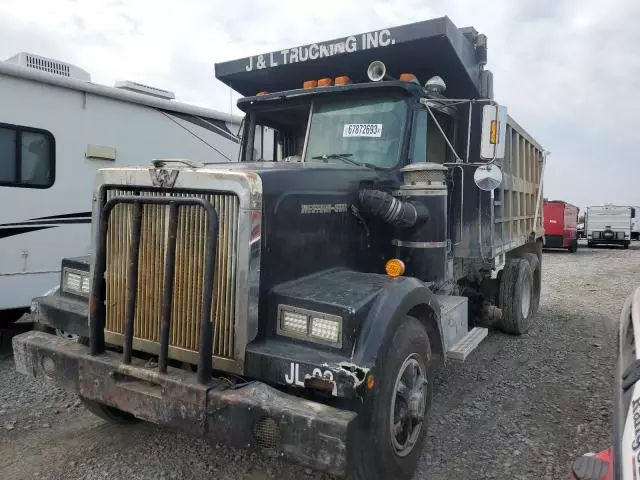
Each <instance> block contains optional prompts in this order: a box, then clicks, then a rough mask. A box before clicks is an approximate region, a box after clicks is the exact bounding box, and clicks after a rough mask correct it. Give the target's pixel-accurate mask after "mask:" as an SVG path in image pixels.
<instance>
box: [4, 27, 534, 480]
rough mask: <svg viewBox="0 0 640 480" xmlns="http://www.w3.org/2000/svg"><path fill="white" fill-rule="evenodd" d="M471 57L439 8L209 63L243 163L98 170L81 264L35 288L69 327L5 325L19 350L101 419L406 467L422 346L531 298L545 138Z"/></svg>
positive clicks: (518, 313)
mask: <svg viewBox="0 0 640 480" xmlns="http://www.w3.org/2000/svg"><path fill="white" fill-rule="evenodd" d="M485 63H486V37H484V36H483V35H481V34H478V32H476V31H475V30H474V29H471V28H469V29H458V28H457V27H455V25H453V23H451V21H450V20H449V19H448V18H446V17H444V18H439V19H434V20H428V21H425V22H419V23H416V24H412V25H408V26H404V27H397V28H394V29H387V30H383V31H377V32H369V33H365V34H362V35H352V36H348V37H345V38H343V39H337V40H331V41H328V42H322V43H317V44H311V45H306V46H303V47H296V48H292V49H286V50H282V51H278V52H270V53H267V54H262V55H257V56H255V57H249V58H245V59H239V60H233V61H230V62H225V63H222V64H218V65H216V75H217V77H218V78H219V79H220V80H222V81H223V82H225V83H226V84H228V85H230V86H232V88H234V89H235V90H236V91H238V92H240V93H241V94H243V95H245V97H244V98H242V99H241V100H239V102H238V107H239V108H240V109H241V110H242V111H244V112H245V117H244V121H243V125H242V129H241V148H240V156H239V162H237V163H227V164H200V163H197V162H192V161H189V160H184V159H164V160H157V161H154V162H153V164H152V165H151V166H149V167H137V168H118V169H105V170H102V171H101V172H100V173H99V175H98V177H97V180H96V190H95V197H94V210H93V228H94V233H95V241H94V242H95V243H94V245H95V249H94V256H93V258H92V259H91V262H90V263H91V268H90V269H89V268H80V263H76V264H73V266H72V265H71V264H69V263H68V262H67V263H66V264H65V263H64V262H63V274H62V278H61V288H60V292H59V293H58V294H57V295H53V296H48V297H42V298H37V299H35V300H34V305H33V311H34V316H36V317H37V318H38V319H39V321H40V322H41V323H43V324H46V325H50V326H55V323H56V322H60V319H61V318H64V319H70V318H75V319H77V322H76V324H75V325H76V326H75V327H70V326H69V325H67V326H66V330H74V329H75V330H76V331H77V333H78V334H79V335H80V336H81V337H86V338H81V339H80V341H78V342H72V341H71V340H69V339H60V338H56V337H53V336H51V335H47V334H45V333H42V332H30V333H27V334H24V335H21V336H17V337H16V338H15V339H14V352H15V356H16V359H17V360H16V368H17V369H18V370H19V371H21V372H23V373H25V374H29V375H35V376H37V377H40V378H48V379H55V381H56V382H58V383H59V384H61V385H64V386H67V387H68V388H70V389H72V390H75V391H77V392H78V393H79V394H80V396H81V397H82V398H83V400H84V401H85V403H86V405H87V406H88V407H89V408H90V409H91V410H92V411H94V412H96V413H97V414H98V415H100V416H102V417H103V418H108V419H110V420H117V421H133V420H135V419H145V420H149V421H152V422H155V423H159V424H163V425H170V426H179V427H181V428H185V429H187V430H190V431H192V432H194V433H196V434H199V435H205V436H212V437H216V438H218V437H219V438H221V439H224V441H225V442H228V443H230V444H232V445H235V446H242V447H247V446H249V447H251V448H259V449H261V450H262V451H264V452H265V453H268V454H272V455H277V456H284V457H286V458H288V459H290V460H293V461H297V462H300V463H302V464H305V465H309V466H313V467H315V468H319V469H323V470H327V471H329V472H332V473H336V474H343V473H345V472H348V473H350V474H351V475H352V476H353V477H354V478H362V479H364V478H366V479H376V478H398V479H401V478H410V477H411V475H412V474H413V472H414V470H415V466H416V464H417V461H418V459H419V456H420V450H421V446H422V445H423V444H424V441H425V438H426V429H427V422H426V420H427V418H428V417H427V416H428V412H429V408H430V404H431V398H432V394H433V386H434V380H433V375H434V368H435V365H436V364H437V363H438V362H444V361H465V360H466V359H467V358H468V357H469V355H470V354H471V352H472V351H473V350H474V349H475V348H476V347H477V346H478V344H479V343H480V342H481V341H482V340H483V339H484V338H485V337H486V335H487V333H488V327H497V328H500V329H502V330H504V331H505V332H508V333H510V334H516V335H520V334H524V333H526V331H527V329H528V326H529V324H530V321H531V320H532V319H533V317H534V315H535V313H536V311H537V308H538V303H539V300H540V282H541V278H540V271H541V266H540V264H541V255H540V252H541V248H542V234H543V230H542V196H541V195H542V189H541V185H542V182H541V178H542V174H543V170H544V162H545V159H546V152H545V151H544V150H543V148H542V147H541V146H540V145H539V144H538V143H537V142H536V141H535V140H534V139H533V138H532V137H531V136H530V135H529V134H528V133H526V132H525V131H524V130H523V129H522V128H521V127H520V126H519V125H518V124H517V123H516V122H515V121H514V120H513V119H511V118H510V117H507V115H506V111H505V109H504V108H503V107H500V106H499V105H498V104H497V103H496V102H495V100H493V98H492V97H493V94H492V88H491V75H490V72H488V71H486V70H484V64H485ZM445 79H446V80H445ZM65 267H67V268H65ZM74 275H75V276H74ZM85 287H86V288H85ZM72 306H73V307H72ZM83 308H84V313H83V310H82V309H83ZM56 319H57V320H56ZM80 330H82V331H80Z"/></svg>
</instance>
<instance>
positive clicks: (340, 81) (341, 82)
mask: <svg viewBox="0 0 640 480" xmlns="http://www.w3.org/2000/svg"><path fill="white" fill-rule="evenodd" d="M350 83H351V79H350V78H349V77H347V76H346V75H341V76H340V77H336V81H335V84H336V85H349V84H350Z"/></svg>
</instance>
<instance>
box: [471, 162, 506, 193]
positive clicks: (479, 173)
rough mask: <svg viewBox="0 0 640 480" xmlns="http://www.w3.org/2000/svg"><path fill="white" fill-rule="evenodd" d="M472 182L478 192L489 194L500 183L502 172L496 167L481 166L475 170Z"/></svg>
mask: <svg viewBox="0 0 640 480" xmlns="http://www.w3.org/2000/svg"><path fill="white" fill-rule="evenodd" d="M473 181H474V182H476V186H477V187H478V188H479V189H480V190H484V191H485V192H490V191H491V190H495V189H496V188H498V187H499V186H500V184H501V183H502V170H500V167H497V166H496V165H482V166H480V167H478V168H476V171H475V173H474V174H473Z"/></svg>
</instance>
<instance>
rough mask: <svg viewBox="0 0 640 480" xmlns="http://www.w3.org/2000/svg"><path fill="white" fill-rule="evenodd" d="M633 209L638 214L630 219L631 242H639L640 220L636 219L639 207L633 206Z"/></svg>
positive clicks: (639, 211)
mask: <svg viewBox="0 0 640 480" xmlns="http://www.w3.org/2000/svg"><path fill="white" fill-rule="evenodd" d="M633 208H634V209H635V211H636V212H638V215H636V216H634V217H633V218H632V219H631V240H640V218H638V217H639V216H640V207H638V206H634V207H633Z"/></svg>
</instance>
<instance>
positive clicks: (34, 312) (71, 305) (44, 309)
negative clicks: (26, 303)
mask: <svg viewBox="0 0 640 480" xmlns="http://www.w3.org/2000/svg"><path fill="white" fill-rule="evenodd" d="M88 315H89V303H88V301H87V300H84V299H77V298H74V297H70V296H63V295H60V293H59V292H57V293H54V294H53V295H47V296H44V297H37V298H34V299H33V301H32V302H31V319H32V321H33V322H34V323H38V324H40V325H46V326H48V327H51V328H58V329H60V330H64V331H65V332H69V333H75V334H76V335H80V336H81V337H88V336H89V321H88Z"/></svg>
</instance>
